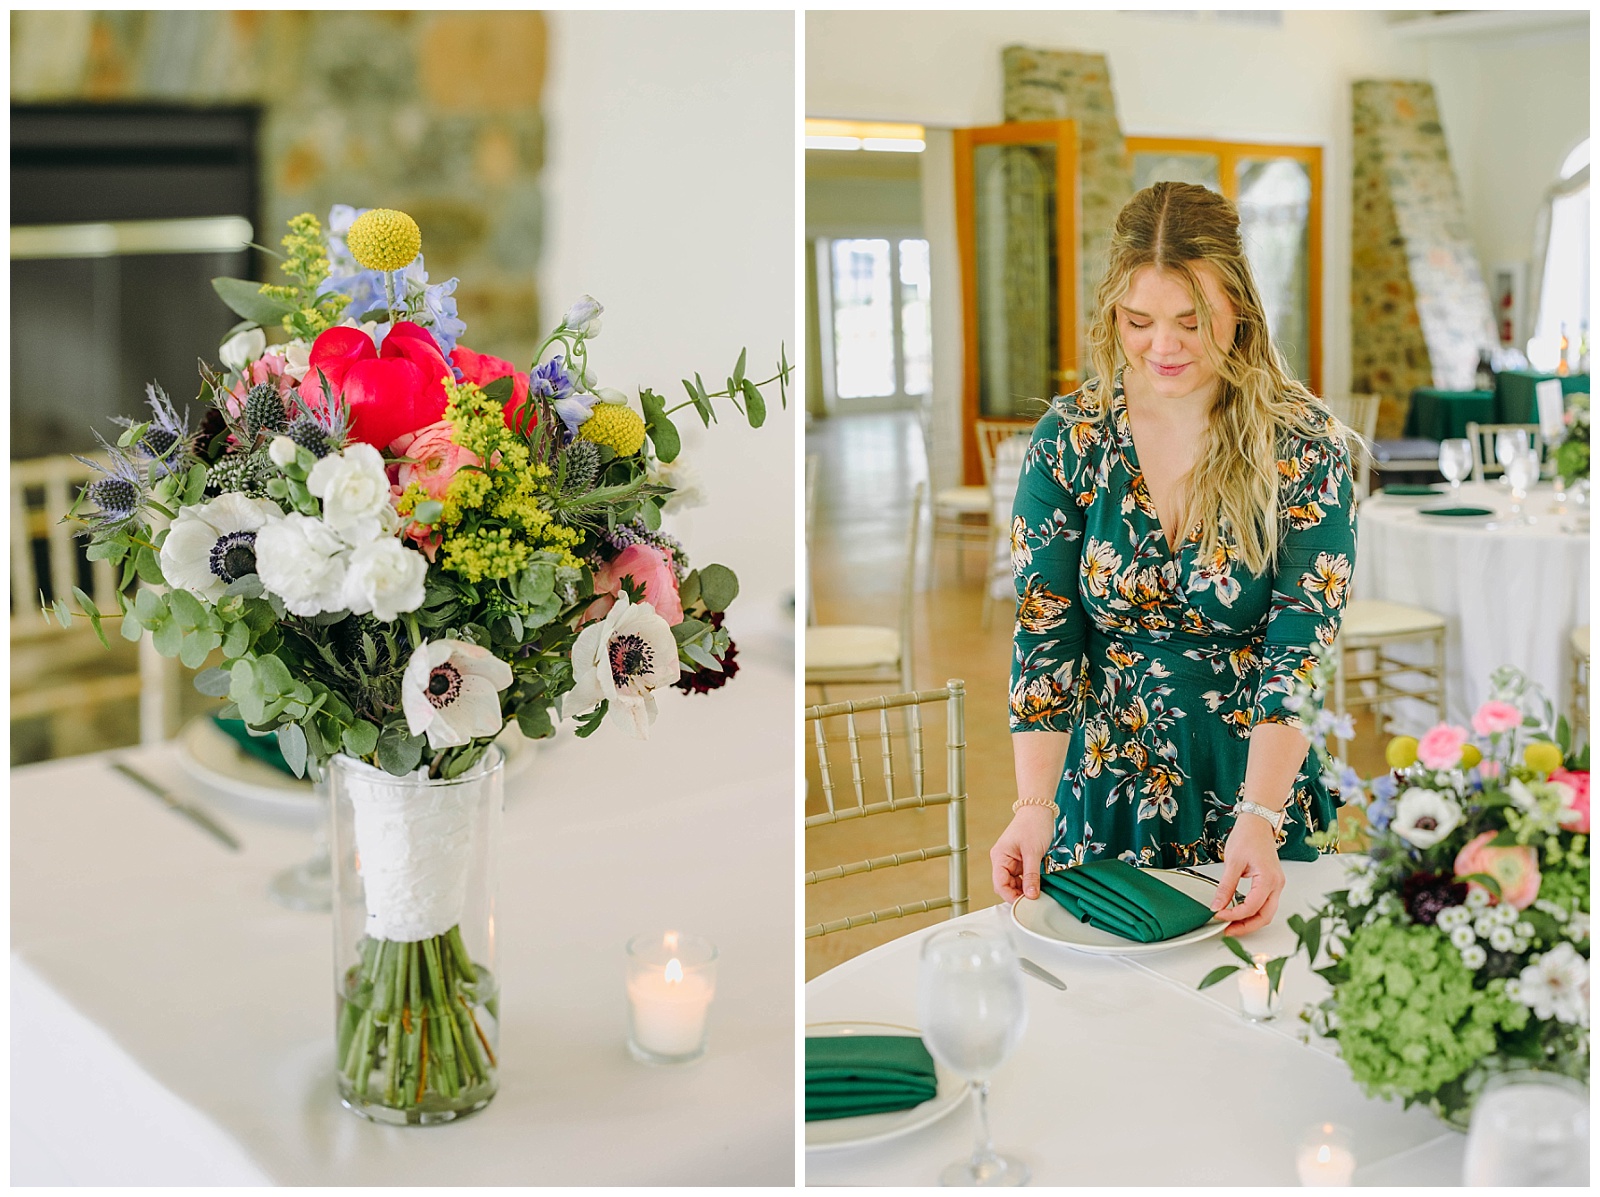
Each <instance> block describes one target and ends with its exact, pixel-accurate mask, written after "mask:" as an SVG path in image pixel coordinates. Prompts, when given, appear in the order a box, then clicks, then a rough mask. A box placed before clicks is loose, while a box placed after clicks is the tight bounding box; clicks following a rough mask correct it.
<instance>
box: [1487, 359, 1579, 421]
mask: <svg viewBox="0 0 1600 1197" xmlns="http://www.w3.org/2000/svg"><path fill="white" fill-rule="evenodd" d="M1547 378H1560V379H1561V393H1562V394H1563V395H1576V394H1580V393H1581V394H1585V395H1586V394H1588V393H1589V376H1588V375H1587V374H1567V375H1565V376H1562V375H1557V374H1540V373H1538V372H1537V371H1534V370H1502V371H1500V373H1499V374H1497V375H1496V376H1495V380H1494V398H1495V412H1496V415H1497V417H1498V419H1499V422H1500V423H1502V424H1537V423H1538V422H1539V403H1538V399H1537V398H1536V395H1535V391H1534V388H1535V387H1536V386H1538V384H1539V383H1541V382H1543V381H1544V380H1545V379H1547Z"/></svg>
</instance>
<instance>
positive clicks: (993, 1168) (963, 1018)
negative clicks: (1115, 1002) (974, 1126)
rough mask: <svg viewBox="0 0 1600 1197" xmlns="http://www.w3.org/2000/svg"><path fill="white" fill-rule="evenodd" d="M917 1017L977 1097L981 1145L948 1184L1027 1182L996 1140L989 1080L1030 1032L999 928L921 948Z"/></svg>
mask: <svg viewBox="0 0 1600 1197" xmlns="http://www.w3.org/2000/svg"><path fill="white" fill-rule="evenodd" d="M917 1012H918V1017H919V1019H920V1020H921V1024H922V1037H923V1042H924V1043H926V1044H927V1046H928V1051H929V1052H931V1053H932V1055H933V1057H934V1059H936V1060H937V1061H939V1063H941V1064H943V1065H944V1066H945V1067H946V1068H948V1069H949V1070H950V1071H951V1072H954V1073H956V1074H957V1075H958V1076H961V1077H964V1078H966V1081H967V1084H968V1085H969V1086H970V1087H971V1089H972V1091H973V1093H974V1094H975V1095H976V1097H977V1107H978V1139H977V1144H976V1145H975V1146H974V1148H973V1150H972V1155H971V1157H970V1158H968V1159H964V1160H958V1161H956V1162H955V1163H953V1164H951V1165H950V1166H949V1167H948V1168H946V1169H945V1170H944V1171H943V1172H942V1173H940V1175H939V1183H940V1184H943V1185H960V1186H984V1187H997V1186H1008V1185H1021V1184H1026V1183H1027V1182H1028V1168H1027V1165H1025V1164H1023V1163H1022V1162H1021V1161H1020V1160H1017V1159H1014V1158H1012V1157H1009V1156H1004V1155H1000V1154H999V1153H997V1152H996V1151H995V1149H994V1143H993V1141H992V1140H991V1139H990V1137H989V1078H990V1077H991V1076H992V1075H994V1071H995V1069H997V1068H999V1067H1000V1065H1001V1064H1003V1063H1004V1062H1005V1060H1006V1058H1007V1057H1008V1056H1010V1055H1011V1052H1012V1049H1013V1048H1015V1047H1016V1045H1017V1040H1019V1039H1020V1038H1021V1037H1022V1031H1023V1028H1024V1027H1026V1026H1027V1022H1028V1010H1027V1005H1026V1003H1025V1002H1024V999H1023V995H1022V973H1021V971H1020V969H1019V967H1018V965H1017V956H1016V952H1015V951H1013V949H1012V947H1011V941H1010V940H1009V939H1007V938H1006V936H1005V933H1004V932H1003V931H1000V930H998V929H993V930H975V929H968V928H946V929H944V930H942V931H938V932H936V933H935V934H933V935H931V936H929V937H928V939H927V940H926V941H925V942H924V943H923V945H922V965H921V970H920V974H919V976H918V982H917Z"/></svg>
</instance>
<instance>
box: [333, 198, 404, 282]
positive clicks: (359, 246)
mask: <svg viewBox="0 0 1600 1197" xmlns="http://www.w3.org/2000/svg"><path fill="white" fill-rule="evenodd" d="M345 243H346V244H347V245H349V247H350V256H351V257H353V258H354V259H355V260H356V261H357V262H359V263H361V265H363V266H365V267H366V268H367V269H368V270H404V269H405V268H406V267H407V266H409V265H411V263H412V262H414V261H416V257H417V255H418V254H419V253H421V252H422V230H421V229H419V228H418V227H417V222H416V221H414V220H412V219H411V217H409V216H407V215H406V214H405V213H404V212H397V211H395V210H394V209H393V208H373V209H372V210H371V211H369V212H363V213H362V214H361V215H360V216H358V217H356V219H355V222H354V223H353V224H352V225H351V226H350V231H349V232H348V233H347V234H345Z"/></svg>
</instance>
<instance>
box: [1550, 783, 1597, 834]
mask: <svg viewBox="0 0 1600 1197" xmlns="http://www.w3.org/2000/svg"><path fill="white" fill-rule="evenodd" d="M1550 780H1551V781H1555V782H1560V783H1561V784H1562V785H1564V786H1566V787H1567V789H1569V790H1571V791H1572V801H1571V802H1569V803H1567V805H1566V808H1565V809H1564V810H1563V811H1562V812H1561V826H1562V827H1563V828H1565V829H1566V830H1567V831H1575V832H1577V833H1578V834H1579V835H1588V834H1589V773H1588V771H1587V770H1584V771H1582V772H1574V771H1573V770H1570V769H1557V770H1555V772H1553V773H1551V774H1550Z"/></svg>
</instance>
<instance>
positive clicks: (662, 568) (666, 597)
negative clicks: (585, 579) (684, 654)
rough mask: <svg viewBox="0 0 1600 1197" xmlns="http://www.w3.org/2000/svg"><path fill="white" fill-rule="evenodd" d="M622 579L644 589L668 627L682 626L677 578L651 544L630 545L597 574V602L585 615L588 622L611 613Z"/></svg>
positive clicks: (598, 570)
mask: <svg viewBox="0 0 1600 1197" xmlns="http://www.w3.org/2000/svg"><path fill="white" fill-rule="evenodd" d="M623 578H632V579H633V581H634V582H635V583H636V584H637V585H639V586H642V587H644V601H645V602H647V603H649V604H650V605H651V606H652V607H654V608H655V611H656V614H657V615H659V616H661V618H662V619H664V620H666V621H667V623H668V624H680V623H682V622H683V603H682V601H681V600H680V599H679V598H678V575H677V574H675V573H674V572H673V571H672V562H671V561H669V560H668V559H667V555H666V553H665V552H663V551H662V550H661V549H658V548H656V547H655V545H650V544H631V545H629V546H628V547H627V548H625V549H623V550H622V552H620V553H618V554H617V555H616V556H615V557H614V558H612V559H611V560H610V561H607V562H606V563H605V564H604V565H602V566H601V567H600V568H599V569H597V570H596V571H595V575H594V593H595V601H594V602H593V603H591V604H589V609H588V610H587V611H585V612H584V618H585V619H586V620H588V619H600V618H603V617H604V616H605V614H606V612H608V611H610V610H611V606H612V604H613V603H614V602H616V596H617V595H618V594H619V593H621V591H622V579H623Z"/></svg>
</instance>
